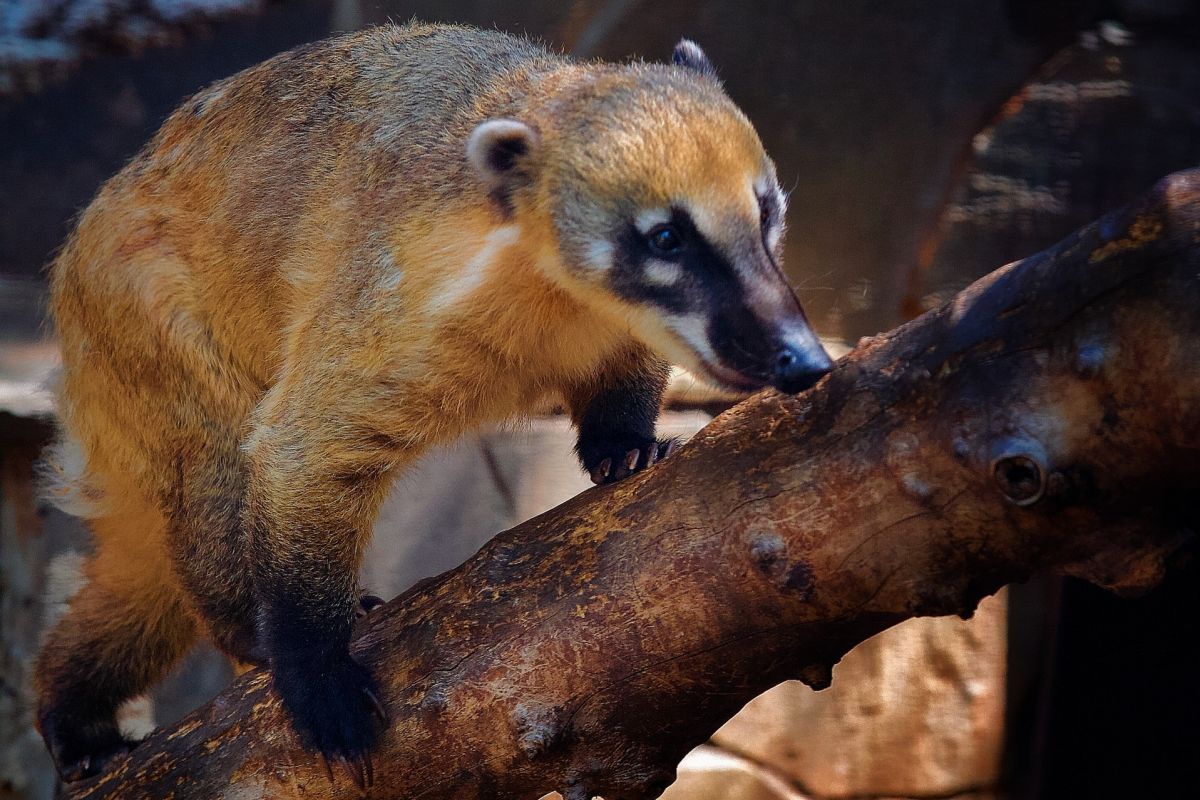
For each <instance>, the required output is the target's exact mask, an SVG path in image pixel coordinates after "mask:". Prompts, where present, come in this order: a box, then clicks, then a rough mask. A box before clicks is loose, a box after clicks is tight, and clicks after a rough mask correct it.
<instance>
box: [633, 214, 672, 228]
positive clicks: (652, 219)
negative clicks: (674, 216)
mask: <svg viewBox="0 0 1200 800" xmlns="http://www.w3.org/2000/svg"><path fill="white" fill-rule="evenodd" d="M670 219H671V212H669V211H668V210H667V209H665V208H647V209H644V210H642V211H639V212H638V215H637V216H636V217H634V220H633V224H634V225H636V226H637V229H638V230H639V231H641V232H642V233H643V234H646V233H649V232H650V229H651V228H653V227H654V226H655V225H662V224H664V223H665V222H667V221H669V220H670Z"/></svg>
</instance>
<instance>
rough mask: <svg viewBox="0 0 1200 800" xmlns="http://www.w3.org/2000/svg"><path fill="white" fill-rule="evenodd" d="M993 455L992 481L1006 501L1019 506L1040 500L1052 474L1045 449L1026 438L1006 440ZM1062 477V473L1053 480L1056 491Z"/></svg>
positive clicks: (1029, 504)
mask: <svg viewBox="0 0 1200 800" xmlns="http://www.w3.org/2000/svg"><path fill="white" fill-rule="evenodd" d="M994 452H995V456H994V457H993V459H992V470H991V472H992V478H993V479H994V480H995V481H996V485H997V486H998V487H999V488H1000V491H1001V492H1002V493H1003V494H1004V496H1005V498H1007V499H1008V500H1009V501H1010V502H1012V503H1014V504H1016V505H1018V506H1031V505H1033V504H1034V503H1036V502H1037V501H1038V500H1041V499H1042V497H1043V496H1044V495H1045V494H1046V489H1047V484H1048V482H1049V476H1050V475H1051V473H1052V470H1051V469H1050V466H1049V464H1048V463H1047V462H1048V460H1049V459H1048V458H1047V456H1046V451H1045V449H1044V448H1042V446H1041V445H1040V444H1038V443H1037V442H1034V441H1030V440H1028V439H1005V440H1003V441H1002V442H1000V443H999V446H998V447H996V448H995V450H994ZM1055 474H1057V473H1055ZM1061 478H1062V476H1061V474H1059V475H1058V478H1055V481H1054V483H1055V488H1056V489H1058V488H1060V487H1059V480H1060V479H1061Z"/></svg>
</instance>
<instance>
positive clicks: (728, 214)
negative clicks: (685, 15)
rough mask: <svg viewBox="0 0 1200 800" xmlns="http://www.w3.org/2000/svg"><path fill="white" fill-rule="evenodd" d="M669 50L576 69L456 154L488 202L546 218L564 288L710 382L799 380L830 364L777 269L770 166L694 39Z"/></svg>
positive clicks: (778, 198) (776, 205) (803, 382)
mask: <svg viewBox="0 0 1200 800" xmlns="http://www.w3.org/2000/svg"><path fill="white" fill-rule="evenodd" d="M672 60H673V62H674V64H673V65H671V66H666V65H652V64H633V65H622V66H617V65H601V66H591V67H586V68H583V69H581V70H580V77H577V78H576V79H575V80H572V81H567V82H566V84H565V85H564V86H562V87H558V88H555V89H553V90H552V91H551V92H550V93H549V95H550V96H549V97H548V98H547V99H546V100H545V101H544V103H545V105H544V108H542V109H540V113H538V112H534V113H533V116H534V119H533V120H531V121H529V122H526V121H522V120H515V119H493V120H489V121H486V122H483V123H482V124H480V125H479V126H478V127H477V128H476V129H475V131H474V133H473V134H472V136H471V138H470V140H469V142H468V145H467V153H468V156H469V158H470V161H471V163H472V164H473V166H474V167H475V169H476V170H477V172H478V173H479V174H480V175H481V176H482V177H483V179H484V180H485V182H486V184H487V186H488V188H489V190H490V192H491V195H492V197H493V198H494V200H495V202H496V203H497V204H498V205H499V207H500V208H501V209H502V212H503V213H505V214H507V215H511V216H513V217H514V218H515V221H520V218H521V217H522V215H526V214H537V215H542V216H545V215H547V214H548V215H549V217H550V218H551V219H552V220H553V228H554V238H555V240H556V242H557V253H556V256H557V257H556V258H554V259H550V260H549V261H552V262H553V263H547V264H545V265H544V269H545V270H546V271H547V272H548V273H549V274H550V276H551V278H552V279H553V280H555V281H556V282H557V283H558V284H559V285H561V286H562V287H563V288H565V289H566V290H567V291H569V292H571V293H572V294H574V295H575V296H577V297H578V298H579V299H581V300H582V301H583V302H585V303H587V304H589V305H591V306H592V307H593V308H595V309H597V310H598V311H601V312H603V313H606V314H608V315H610V316H613V317H616V318H618V319H619V320H621V321H622V322H623V323H624V324H626V325H628V326H629V328H630V330H631V331H632V333H633V334H634V336H636V337H637V338H639V339H641V340H642V341H643V342H644V343H645V344H647V345H649V346H650V347H651V348H653V349H655V350H656V351H658V352H659V353H660V354H662V355H663V356H664V357H666V358H667V359H669V360H672V361H674V362H676V363H679V364H681V365H683V366H686V367H688V368H690V369H691V370H692V371H693V372H695V373H697V374H698V375H700V376H704V377H707V378H709V379H710V380H712V381H713V382H714V383H716V384H718V385H720V386H724V387H728V388H731V389H735V390H743V391H744V390H755V389H759V388H762V387H764V386H767V385H771V386H774V387H776V388H778V389H780V390H782V391H784V392H797V391H801V390H803V389H806V388H808V387H809V386H811V385H812V384H814V383H815V382H816V381H817V380H818V379H819V378H820V377H821V376H822V375H824V374H825V373H827V372H828V371H829V370H830V368H831V366H832V362H831V361H830V359H829V356H828V355H827V354H826V352H825V350H824V349H823V348H822V347H821V344H820V342H819V340H818V339H817V337H816V335H815V334H814V333H813V330H812V328H811V327H810V326H809V324H808V321H807V319H806V318H805V316H804V311H803V310H802V309H801V307H800V303H799V301H798V300H797V299H796V295H795V294H794V293H793V292H792V290H791V288H790V287H789V286H788V283H787V280H786V278H785V277H784V274H783V272H782V270H781V269H780V266H779V263H780V256H781V253H782V240H783V231H784V211H785V202H786V201H785V196H784V194H783V192H782V191H780V188H779V183H778V180H777V178H776V175H775V166H774V164H773V163H772V162H771V160H770V158H768V157H767V154H766V153H765V151H764V150H763V146H762V142H761V141H760V140H759V138H758V134H757V133H756V132H755V130H754V128H753V126H752V125H751V124H750V122H749V120H747V119H746V117H745V115H744V114H742V112H741V111H740V110H739V109H738V108H737V107H736V106H735V105H734V104H733V102H732V101H731V100H730V99H729V97H728V96H727V95H726V94H725V92H724V90H723V88H722V86H721V84H720V83H719V82H718V80H717V78H716V73H715V70H714V69H713V67H712V64H711V63H710V62H709V60H708V58H707V57H706V56H705V55H704V53H703V52H702V51H701V50H700V48H699V47H697V46H696V45H695V44H694V43H692V42H690V41H688V40H686V39H685V40H683V41H681V42H680V43H679V45H678V46H676V48H675V52H674V57H673V59H672Z"/></svg>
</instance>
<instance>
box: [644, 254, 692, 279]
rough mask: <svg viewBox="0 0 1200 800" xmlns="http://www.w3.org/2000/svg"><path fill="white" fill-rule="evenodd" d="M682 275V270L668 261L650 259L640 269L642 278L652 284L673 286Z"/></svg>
mask: <svg viewBox="0 0 1200 800" xmlns="http://www.w3.org/2000/svg"><path fill="white" fill-rule="evenodd" d="M682 277H683V270H682V269H681V268H680V266H679V265H678V264H672V263H671V262H670V261H660V260H659V259H657V258H654V259H650V260H649V261H647V262H646V264H645V266H644V267H643V269H642V278H643V280H645V282H646V283H649V284H653V285H654V286H674V285H675V284H677V283H679V280H680V279H681V278H682Z"/></svg>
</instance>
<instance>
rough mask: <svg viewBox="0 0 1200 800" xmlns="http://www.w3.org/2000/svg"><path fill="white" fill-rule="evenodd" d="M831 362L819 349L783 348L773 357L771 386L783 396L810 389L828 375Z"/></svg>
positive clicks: (831, 367)
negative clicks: (773, 366)
mask: <svg viewBox="0 0 1200 800" xmlns="http://www.w3.org/2000/svg"><path fill="white" fill-rule="evenodd" d="M831 369H833V361H832V359H830V358H829V355H828V354H827V353H826V352H825V351H824V350H823V349H821V348H819V347H818V348H816V351H815V352H814V351H812V350H810V349H808V348H798V347H785V348H783V349H782V350H780V351H779V353H778V354H777V355H776V356H775V374H774V380H773V381H771V383H772V385H773V386H774V387H775V388H776V389H778V390H779V391H781V392H783V393H784V394H795V393H796V392H803V391H804V390H805V389H809V388H811V387H812V386H813V385H814V384H816V382H817V381H819V380H821V378H823V377H824V376H826V375H828V374H829V371H830V370H831Z"/></svg>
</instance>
